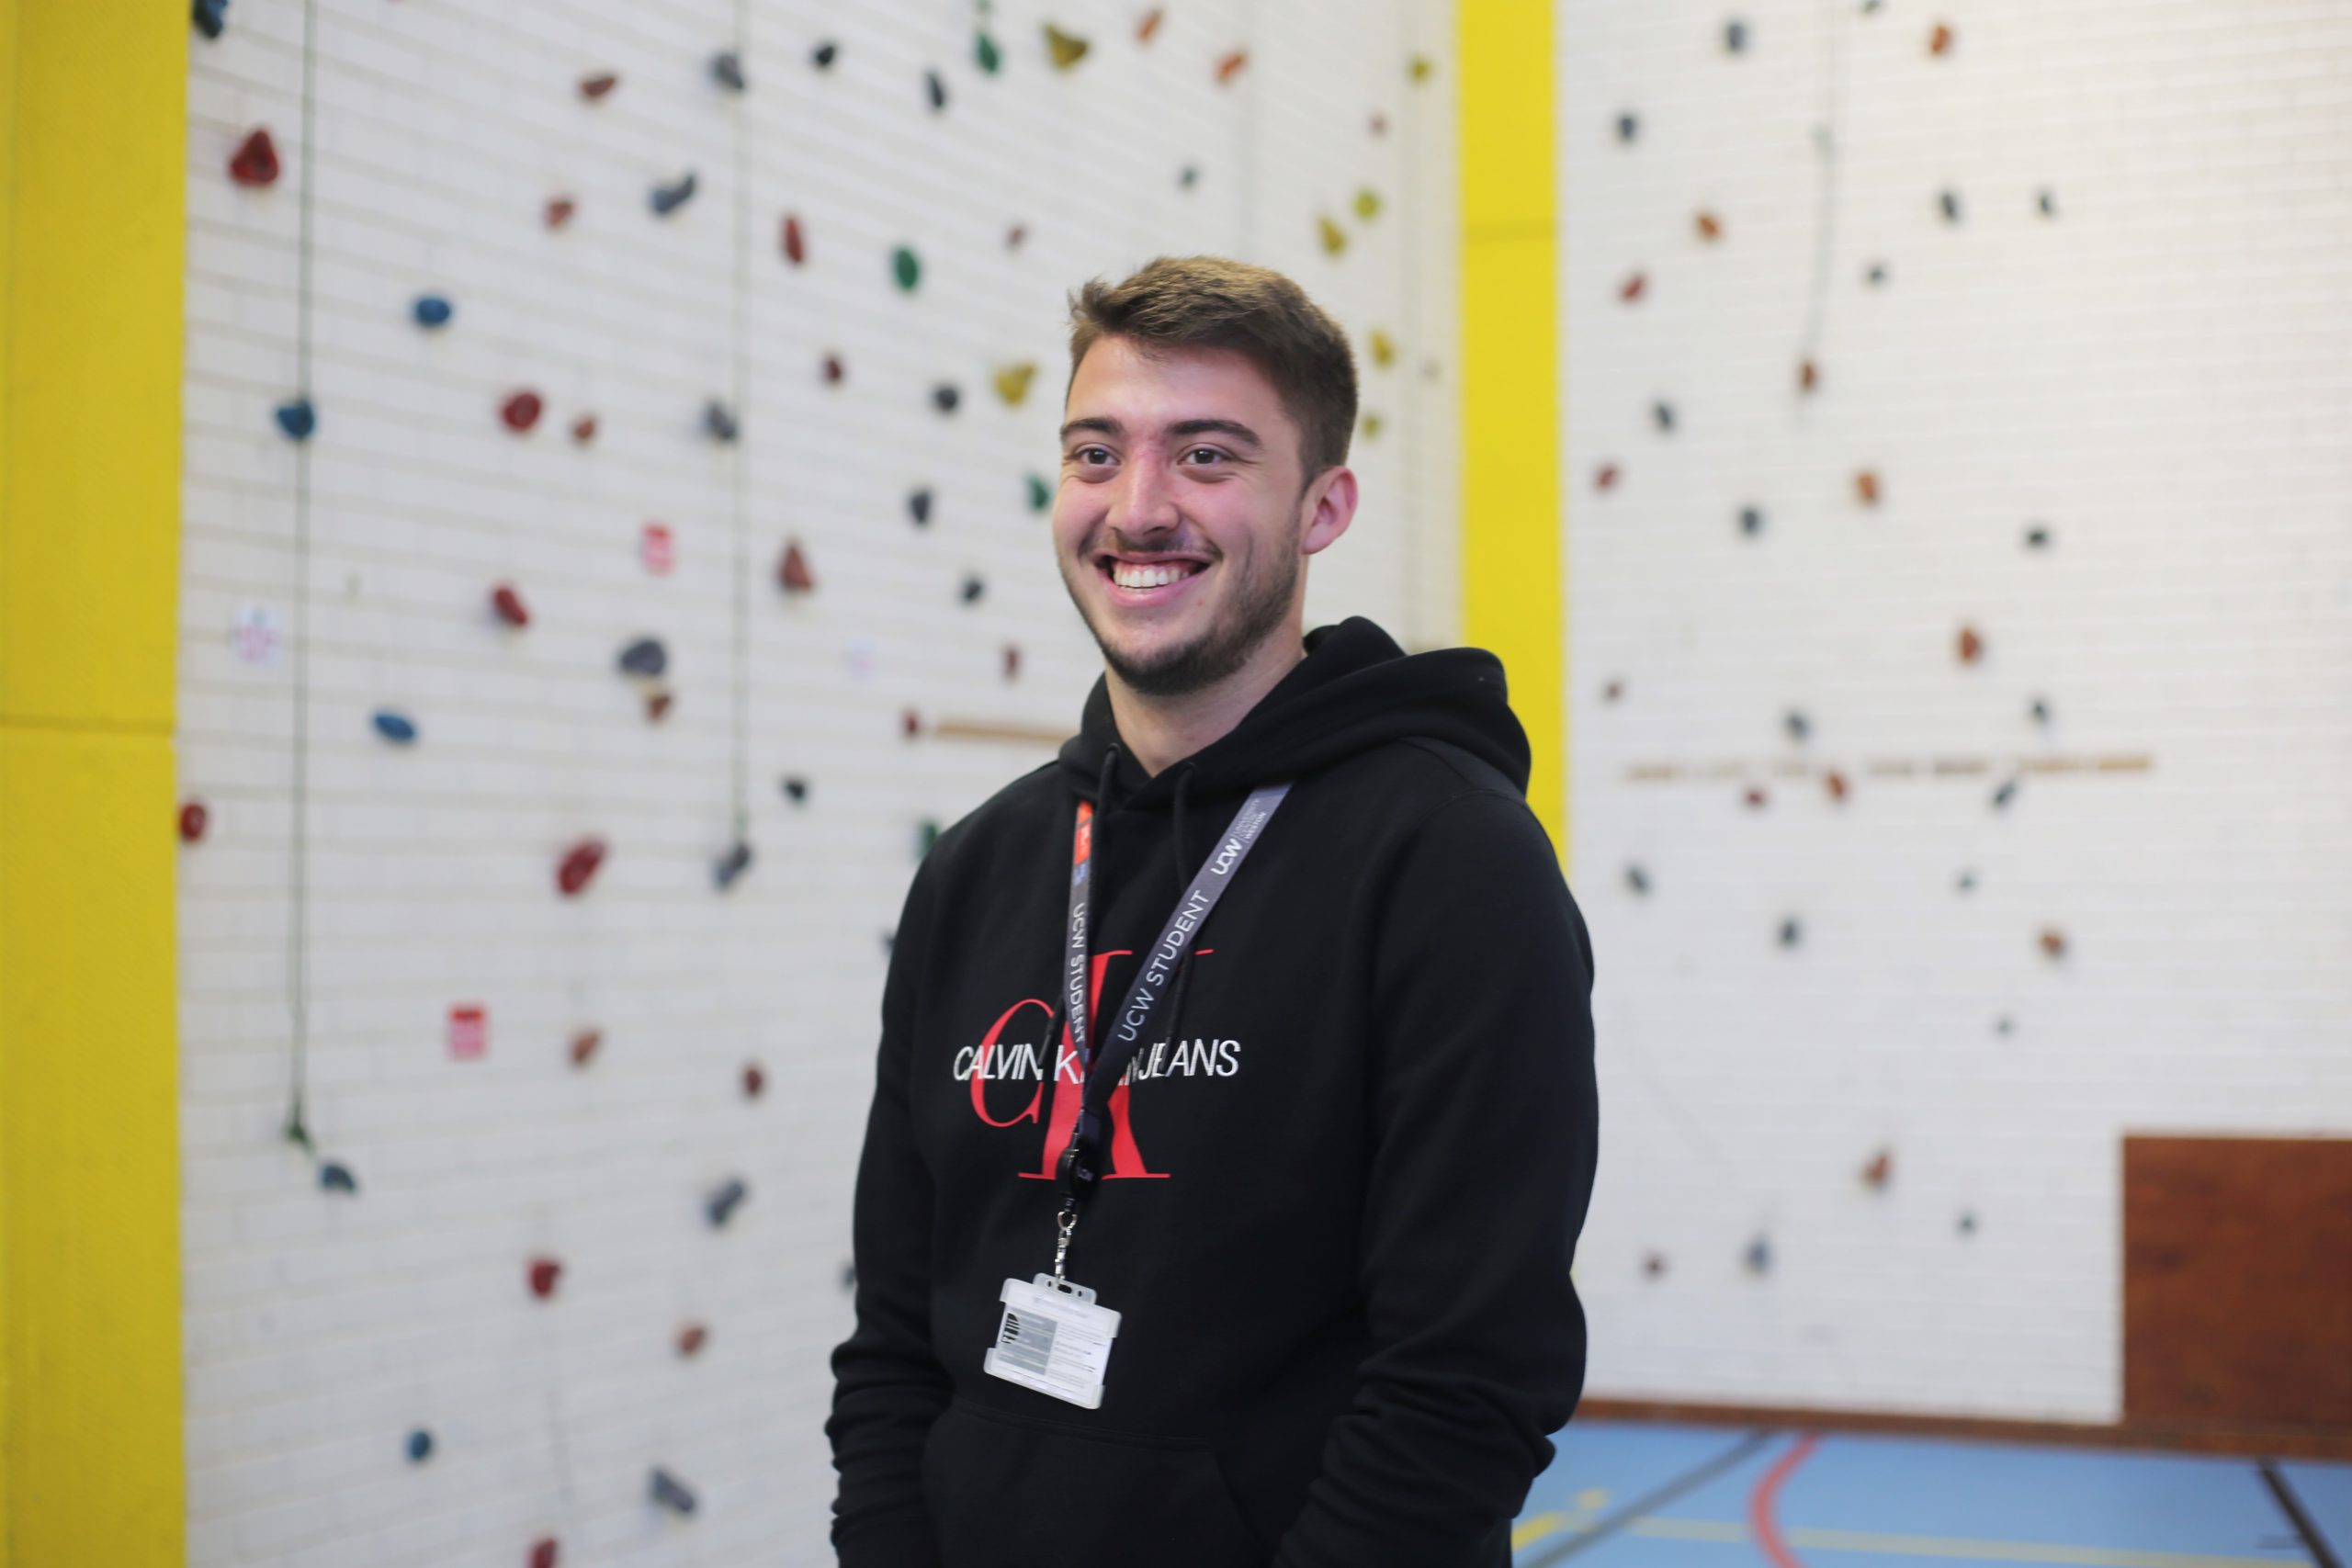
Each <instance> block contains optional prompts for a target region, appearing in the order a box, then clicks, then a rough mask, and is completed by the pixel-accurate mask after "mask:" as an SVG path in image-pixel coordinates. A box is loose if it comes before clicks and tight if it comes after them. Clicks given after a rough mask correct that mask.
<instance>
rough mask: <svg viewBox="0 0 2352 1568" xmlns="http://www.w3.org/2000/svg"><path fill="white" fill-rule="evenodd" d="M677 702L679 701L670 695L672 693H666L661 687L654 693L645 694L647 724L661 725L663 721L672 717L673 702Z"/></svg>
mask: <svg viewBox="0 0 2352 1568" xmlns="http://www.w3.org/2000/svg"><path fill="white" fill-rule="evenodd" d="M676 700H677V699H676V698H675V697H673V696H672V695H671V694H670V693H668V692H666V691H663V690H662V689H661V688H660V687H656V688H655V689H654V690H652V691H650V692H648V693H646V694H645V719H646V722H647V723H648V724H659V723H661V722H662V720H663V719H665V718H667V717H669V716H670V705H671V704H672V703H673V702H675V701H676Z"/></svg>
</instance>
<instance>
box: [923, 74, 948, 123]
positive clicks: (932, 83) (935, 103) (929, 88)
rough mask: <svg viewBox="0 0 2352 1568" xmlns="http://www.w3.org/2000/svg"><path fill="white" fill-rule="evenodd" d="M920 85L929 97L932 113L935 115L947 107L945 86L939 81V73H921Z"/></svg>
mask: <svg viewBox="0 0 2352 1568" xmlns="http://www.w3.org/2000/svg"><path fill="white" fill-rule="evenodd" d="M922 83H923V91H924V92H925V93H927V94H928V95H929V96H930V97H931V107H932V111H933V113H934V114H935V113H937V112H938V111H939V110H941V109H944V108H945V107H947V84H946V83H945V82H944V81H942V80H940V76H939V73H938V72H936V71H926V72H924V73H922Z"/></svg>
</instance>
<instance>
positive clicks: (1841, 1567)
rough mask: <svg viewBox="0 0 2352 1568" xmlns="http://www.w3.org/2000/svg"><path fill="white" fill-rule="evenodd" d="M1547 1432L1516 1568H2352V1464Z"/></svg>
mask: <svg viewBox="0 0 2352 1568" xmlns="http://www.w3.org/2000/svg"><path fill="white" fill-rule="evenodd" d="M1552 1440H1553V1442H1554V1444H1555V1446H1556V1447H1557V1448H1558V1450H1559V1455H1558V1458H1556V1459H1555V1461H1553V1463H1552V1467H1551V1469H1549V1470H1548V1471H1546V1472H1544V1474H1543V1475H1542V1476H1540V1477H1538V1478H1537V1480H1536V1483H1535V1484H1534V1486H1533V1487H1532V1489H1531V1490H1530V1491H1529V1493H1528V1496H1527V1507H1526V1509H1525V1511H1524V1512H1523V1513H1521V1516H1520V1518H1519V1525H1518V1529H1517V1530H1516V1531H1515V1532H1514V1533H1513V1536H1512V1540H1511V1544H1512V1546H1513V1548H1514V1551H1513V1557H1512V1561H1513V1562H1514V1564H1515V1568H1551V1565H1552V1564H1554V1563H1571V1564H1574V1568H1768V1565H1769V1568H1797V1565H1803V1568H1973V1565H1977V1564H1983V1565H1985V1568H1993V1565H1996V1564H1997V1565H2000V1568H2016V1565H2018V1564H2020V1563H2023V1564H2038V1563H2046V1564H2063V1565H2064V1568H2276V1565H2278V1564H2281V1563H2284V1564H2302V1565H2305V1568H2352V1555H2347V1553H2352V1464H2334V1463H2317V1462H2313V1461H2301V1460H2282V1461H2275V1462H2265V1461H2254V1460H2246V1459H2233V1458H2227V1457H2220V1456H2212V1455H2205V1454H2177V1453H2127V1452H2117V1451H2113V1450H2092V1449H2080V1448H2055V1447H2052V1448H2039V1447H2025V1446H2020V1445H2010V1444H2003V1443H1989V1442H1974V1441H1951V1440H1946V1439H1940V1438H1899V1437H1881V1436H1876V1435H1860V1434H1850V1433H1840V1432H1826V1433H1822V1434H1819V1435H1817V1436H1815V1435H1810V1434H1806V1433H1803V1432H1793V1431H1779V1430H1773V1431H1742V1430H1737V1429H1730V1428H1724V1427H1680V1426H1669V1425H1658V1424H1653V1423H1649V1422H1612V1421H1576V1422H1572V1423H1570V1424H1569V1426H1568V1427H1567V1428H1566V1430H1565V1431H1563V1432H1561V1433H1559V1434H1558V1435H1557V1436H1556V1437H1555V1438H1553V1439H1552ZM2299 1516H2300V1517H2299Z"/></svg>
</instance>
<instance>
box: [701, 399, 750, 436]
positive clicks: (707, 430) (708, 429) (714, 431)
mask: <svg viewBox="0 0 2352 1568" xmlns="http://www.w3.org/2000/svg"><path fill="white" fill-rule="evenodd" d="M702 428H703V433H704V434H707V435H708V436H709V437H710V438H711V439H712V440H713V441H717V442H721V443H725V442H729V441H732V440H734V439H735V438H736V437H737V436H738V435H740V434H742V426H741V425H740V424H738V423H736V422H735V412H734V411H733V410H732V409H729V407H728V406H727V405H726V404H725V403H722V402H720V401H719V400H718V399H717V398H713V399H711V400H709V401H708V402H707V403H705V404H703V405H702Z"/></svg>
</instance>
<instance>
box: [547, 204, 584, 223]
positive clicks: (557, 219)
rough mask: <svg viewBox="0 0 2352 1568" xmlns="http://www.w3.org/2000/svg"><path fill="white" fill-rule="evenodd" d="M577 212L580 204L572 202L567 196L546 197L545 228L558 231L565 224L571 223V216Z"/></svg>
mask: <svg viewBox="0 0 2352 1568" xmlns="http://www.w3.org/2000/svg"><path fill="white" fill-rule="evenodd" d="M579 210H580V204H579V203H578V202H576V201H574V200H573V199H572V198H571V197H568V196H551V197H548V205H547V211H546V222H547V226H548V228H550V229H560V228H562V227H563V226H564V225H565V224H567V223H569V222H571V215H572V214H573V213H575V212H577V211H579Z"/></svg>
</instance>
